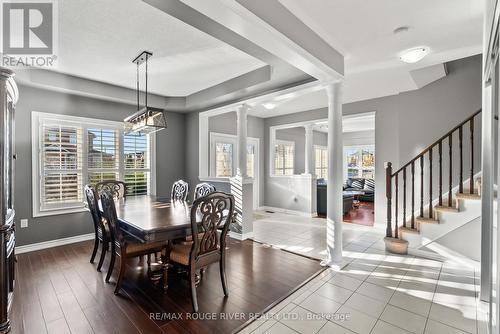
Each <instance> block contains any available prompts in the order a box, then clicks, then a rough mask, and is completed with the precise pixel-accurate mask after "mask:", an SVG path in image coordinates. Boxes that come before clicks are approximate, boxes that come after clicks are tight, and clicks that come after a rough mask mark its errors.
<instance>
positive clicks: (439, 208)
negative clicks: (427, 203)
mask: <svg viewBox="0 0 500 334" xmlns="http://www.w3.org/2000/svg"><path fill="white" fill-rule="evenodd" d="M434 210H436V211H445V212H458V209H457V208H455V207H453V206H444V205H441V206H440V205H438V206H435V207H434Z"/></svg>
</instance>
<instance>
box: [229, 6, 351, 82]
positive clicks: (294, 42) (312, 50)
mask: <svg viewBox="0 0 500 334" xmlns="http://www.w3.org/2000/svg"><path fill="white" fill-rule="evenodd" d="M236 2H238V3H239V4H240V5H241V6H243V7H245V8H246V9H247V10H249V11H250V12H252V13H253V14H254V15H255V16H256V17H258V18H259V19H261V20H262V21H264V22H265V23H266V24H268V25H269V26H270V27H272V28H274V30H276V32H278V33H280V34H281V35H282V36H281V37H282V38H281V39H284V40H288V42H289V43H288V44H289V47H290V49H291V50H290V51H291V54H290V55H286V53H284V54H283V55H286V56H287V57H292V59H293V56H294V55H293V53H296V54H297V55H299V56H301V57H302V59H303V61H304V65H305V66H307V67H308V68H309V67H310V68H314V67H317V68H318V69H319V70H320V71H322V72H324V74H323V75H326V78H327V79H330V78H334V77H339V78H341V77H342V76H343V75H344V56H343V55H342V54H341V53H340V52H338V51H337V50H335V49H334V48H333V47H331V46H330V45H329V44H328V43H327V42H325V41H324V40H323V39H322V38H321V37H320V36H319V35H318V34H316V32H314V31H313V30H312V29H311V28H309V27H308V26H307V25H306V24H304V23H303V22H302V21H301V20H300V19H299V18H298V17H296V16H295V15H294V14H293V13H292V12H290V11H289V10H288V9H287V8H286V7H285V6H283V5H282V4H281V3H280V2H279V1H278V0H266V1H255V0H236ZM305 69H306V68H304V70H305ZM317 79H322V78H317Z"/></svg>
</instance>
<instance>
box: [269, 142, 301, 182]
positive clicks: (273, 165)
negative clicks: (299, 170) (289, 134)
mask: <svg viewBox="0 0 500 334" xmlns="http://www.w3.org/2000/svg"><path fill="white" fill-rule="evenodd" d="M273 144H274V146H273V147H272V157H273V160H272V165H271V166H272V175H271V176H275V177H290V176H293V175H295V152H296V150H295V142H294V141H293V140H282V139H275V140H274V143H273ZM280 144H281V145H291V146H292V147H293V159H292V174H290V175H286V174H276V157H277V155H276V146H277V145H280ZM284 170H285V168H283V171H284Z"/></svg>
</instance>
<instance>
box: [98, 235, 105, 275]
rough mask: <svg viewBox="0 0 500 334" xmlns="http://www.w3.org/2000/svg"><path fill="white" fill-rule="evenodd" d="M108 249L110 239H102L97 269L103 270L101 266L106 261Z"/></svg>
mask: <svg viewBox="0 0 500 334" xmlns="http://www.w3.org/2000/svg"><path fill="white" fill-rule="evenodd" d="M107 251H108V240H106V239H104V240H103V241H102V247H101V257H100V258H99V263H98V264H97V271H101V267H102V264H103V263H104V258H105V257H106V252H107Z"/></svg>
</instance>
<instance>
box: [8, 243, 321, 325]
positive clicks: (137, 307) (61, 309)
mask: <svg viewBox="0 0 500 334" xmlns="http://www.w3.org/2000/svg"><path fill="white" fill-rule="evenodd" d="M91 246H92V242H90V241H89V242H81V243H76V244H71V245H66V246H61V247H56V248H51V249H46V250H41V251H36V252H31V253H26V254H20V255H18V265H17V278H18V280H17V285H16V295H15V302H14V304H13V308H12V319H11V320H12V326H13V329H12V333H13V334H21V333H23V334H43V333H73V334H77V333H106V334H110V333H116V334H129V333H130V334H132V333H142V334H146V333H148V334H149V333H230V332H232V331H233V330H234V329H236V328H237V327H239V326H241V325H242V324H243V323H244V322H245V320H244V319H239V320H238V319H235V320H222V319H220V318H218V319H215V320H208V319H205V320H193V319H188V320H186V319H185V317H186V312H189V311H190V310H191V304H190V299H189V290H188V288H187V285H186V282H185V281H184V280H180V279H179V277H175V276H174V275H171V280H170V287H169V290H168V293H167V294H166V295H164V294H163V293H161V292H160V291H159V290H158V289H157V288H156V287H154V286H153V285H151V283H150V282H149V281H148V280H147V278H146V277H145V275H144V267H141V266H137V265H138V261H137V260H136V259H134V262H133V263H132V262H129V265H130V266H129V268H128V271H127V273H126V278H125V282H124V289H123V290H124V292H122V294H121V296H115V295H114V294H113V289H114V284H113V282H114V279H115V278H116V271H115V273H114V275H113V277H112V281H111V283H110V284H106V283H104V277H105V272H106V270H107V263H108V262H107V261H106V262H105V264H104V266H103V272H102V273H99V272H97V271H96V270H95V264H91V263H89V258H90V253H91ZM320 269H321V268H320V266H319V262H317V261H314V260H310V259H307V258H304V257H301V256H297V255H294V254H291V253H287V252H285V251H281V250H277V249H273V248H269V247H266V246H263V245H260V244H258V243H254V242H252V241H244V242H240V241H235V240H233V239H231V241H230V243H229V249H228V253H227V277H228V284H229V298H227V299H224V298H223V297H224V295H223V292H222V287H221V283H220V279H219V271H218V266H217V265H215V266H212V267H209V268H208V269H207V272H206V274H205V276H204V278H203V281H202V283H201V285H200V286H199V288H198V303H199V305H200V312H201V313H200V314H205V312H216V313H220V312H237V313H240V312H244V313H247V314H248V313H256V312H260V311H262V310H264V309H265V308H266V307H268V306H269V305H271V304H272V303H273V302H275V301H276V300H278V299H280V298H282V297H283V296H285V295H287V294H288V293H289V292H290V291H291V290H293V289H294V288H295V287H297V286H298V285H300V284H301V283H302V282H303V281H305V280H307V279H308V278H309V277H310V276H311V275H313V274H314V273H316V272H317V271H318V270H320ZM171 312H175V313H176V314H178V313H180V314H182V317H183V319H178V320H168V319H165V316H161V317H163V319H155V320H152V319H150V314H151V313H171ZM161 317H160V318H161Z"/></svg>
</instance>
